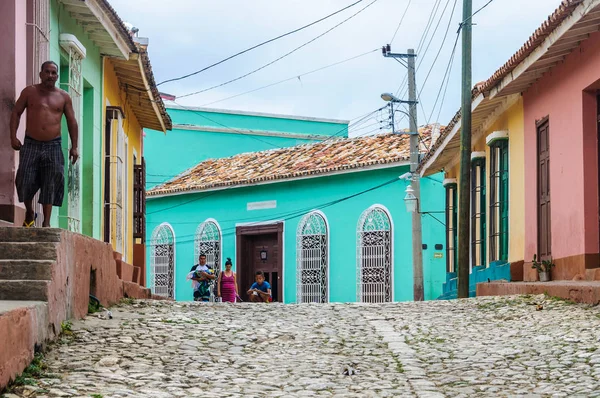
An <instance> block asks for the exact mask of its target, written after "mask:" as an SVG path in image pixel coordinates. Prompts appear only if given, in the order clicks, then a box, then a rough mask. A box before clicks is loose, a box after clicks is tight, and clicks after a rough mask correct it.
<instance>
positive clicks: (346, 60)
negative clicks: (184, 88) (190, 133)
mask: <svg viewBox="0 0 600 398" xmlns="http://www.w3.org/2000/svg"><path fill="white" fill-rule="evenodd" d="M375 51H379V49H378V48H376V49H374V50H371V51H367V52H365V53H362V54H359V55H356V56H354V57H351V58H347V59H344V60H342V61H339V62H335V63H333V64H329V65H326V66H323V67H321V68H318V69H314V70H311V71H309V72H305V73H301V74H299V75H295V76H292V77H288V78H287V79H283V80H280V81H278V82H275V83H271V84H267V85H264V86H261V87H258V88H255V89H252V90H248V91H245V92H243V93H240V94H235V95H232V96H230V97H226V98H221V99H219V100H216V101H212V102H208V103H206V104H202V105H200V106H209V105H213V104H216V103H219V102H223V101H227V100H230V99H232V98H237V97H240V96H242V95H246V94H250V93H253V92H256V91H259V90H264V89H265V88H269V87H273V86H276V85H278V84H281V83H285V82H289V81H290V80H296V79H298V78H300V77H303V76H307V75H310V74H313V73H316V72H320V71H322V70H324V69H328V68H331V67H333V66H337V65H341V64H343V63H346V62H349V61H353V60H355V59H357V58H360V57H364V56H365V55H368V54H371V53H373V52H375ZM224 85H225V83H223V84H220V85H216V86H213V87H210V88H207V89H203V90H200V91H195V92H193V93H188V94H184V95H179V96H177V99H181V98H185V97H190V96H192V95H196V94H201V93H204V92H206V91H209V90H212V89H213V88H217V87H220V86H224Z"/></svg>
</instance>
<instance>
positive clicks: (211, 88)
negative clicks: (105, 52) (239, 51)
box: [180, 0, 378, 98]
mask: <svg viewBox="0 0 600 398" xmlns="http://www.w3.org/2000/svg"><path fill="white" fill-rule="evenodd" d="M377 1H378V0H373V1H372V2H371V3H369V4H367V5H366V6H365V7H363V8H361V9H360V10H359V11H358V12H356V13H355V14H353V15H351V16H349V17H348V18H346V19H344V20H343V21H342V22H340V23H338V24H337V25H334V26H333V27H332V28H329V29H327V30H326V31H325V32H323V33H321V34H320V35H318V36H316V37H314V38H313V39H311V40H309V41H307V42H305V43H304V44H301V45H299V46H298V47H296V48H294V49H293V50H291V51H288V52H287V53H285V54H283V55H282V56H280V57H278V58H275V59H274V60H273V61H271V62H268V63H266V64H264V65H262V66H260V67H258V68H256V69H254V70H252V71H250V72H248V73H245V74H243V75H241V76H238V77H236V78H234V79H231V80H228V81H226V82H223V83H221V84H217V85H215V86H212V87H209V88H206V89H204V90H200V91H197V92H196V93H195V94H200V93H204V92H206V91H210V90H213V89H215V88H218V87H223V86H226V85H228V84H231V83H233V82H237V81H238V80H241V79H244V78H246V77H248V76H250V75H253V74H255V73H256V72H259V71H261V70H263V69H265V68H267V67H269V66H271V65H273V64H274V63H276V62H278V61H281V60H282V59H284V58H286V57H288V56H290V55H292V54H293V53H295V52H296V51H298V50H300V49H301V48H303V47H306V46H308V45H309V44H310V43H312V42H314V41H316V40H318V39H320V38H321V37H323V36H325V35H326V34H327V33H329V32H331V31H332V30H334V29H336V28H338V27H339V26H341V25H343V24H344V23H346V22H348V21H349V20H351V19H352V18H354V17H355V16H357V15H358V14H360V13H361V12H363V11H364V10H366V9H367V8H368V7H370V6H371V5H373V4H375V3H376V2H377ZM190 95H191V94H190ZM180 98H181V97H180Z"/></svg>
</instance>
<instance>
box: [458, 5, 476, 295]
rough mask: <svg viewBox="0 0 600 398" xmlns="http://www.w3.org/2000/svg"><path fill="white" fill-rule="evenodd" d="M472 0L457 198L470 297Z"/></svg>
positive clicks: (464, 291)
mask: <svg viewBox="0 0 600 398" xmlns="http://www.w3.org/2000/svg"><path fill="white" fill-rule="evenodd" d="M472 9H473V4H472V0H463V22H462V25H461V28H462V106H461V131H460V187H459V199H458V298H467V297H469V246H470V245H469V232H470V228H469V212H470V208H471V197H470V193H471V189H470V188H471V86H472V83H471V39H472V35H471V27H472V21H471V18H472V15H471V14H472Z"/></svg>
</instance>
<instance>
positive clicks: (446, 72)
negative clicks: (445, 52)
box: [429, 34, 460, 123]
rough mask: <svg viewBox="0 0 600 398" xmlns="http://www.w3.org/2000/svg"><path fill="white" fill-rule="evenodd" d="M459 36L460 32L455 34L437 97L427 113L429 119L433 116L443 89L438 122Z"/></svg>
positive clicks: (438, 117)
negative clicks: (429, 112)
mask: <svg viewBox="0 0 600 398" xmlns="http://www.w3.org/2000/svg"><path fill="white" fill-rule="evenodd" d="M459 38H460V34H456V40H455V41H454V46H453V48H452V53H451V54H450V60H449V61H448V65H447V66H446V71H445V72H444V77H443V78H442V84H441V85H440V90H439V91H438V95H437V98H436V99H435V103H434V104H433V108H432V109H431V114H430V115H429V118H430V119H431V118H432V117H433V113H434V112H435V107H436V106H437V103H438V100H439V98H440V94H441V92H442V89H443V91H444V95H443V96H442V102H441V103H440V111H439V113H438V116H437V120H436V122H438V123H439V120H440V115H441V113H442V108H443V107H444V99H445V98H446V91H447V90H448V86H449V84H450V72H451V70H452V61H454V55H455V54H456V45H457V44H458V39H459ZM446 77H447V78H446ZM444 81H446V88H445V89H444Z"/></svg>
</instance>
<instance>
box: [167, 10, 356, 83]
mask: <svg viewBox="0 0 600 398" xmlns="http://www.w3.org/2000/svg"><path fill="white" fill-rule="evenodd" d="M362 1H363V0H358V1H355V2H354V3H352V4H350V5H348V6H346V7H344V8H342V9H339V10H337V11H335V12H333V13H331V14H329V15H326V16H325V17H323V18H321V19H318V20H316V21H314V22H311V23H309V24H308V25H304V26H302V27H300V28H298V29H294V30H292V31H290V32H287V33H284V34H282V35H279V36H277V37H274V38H272V39H269V40H267V41H264V42H262V43H259V44H257V45H254V46H252V47H250V48H247V49H245V50H243V51H240V52H238V53H235V54H233V55H230V56H229V57H227V58H224V59H222V60H221V61H218V62H215V63H214V64H211V65H209V66H207V67H204V68H202V69H200V70H198V71H196V72H192V73H188V74H187V75H183V76H180V77H176V78H173V79H168V80H164V81H162V82H160V83H158V84H157V86H160V85H161V84H165V83H169V82H174V81H177V80H183V79H187V78H188V77H191V76H194V75H197V74H199V73H202V72H204V71H206V70H208V69H211V68H213V67H215V66H217V65H220V64H222V63H223V62H226V61H229V60H230V59H232V58H235V57H237V56H239V55H242V54H245V53H247V52H249V51H252V50H254V49H256V48H258V47H261V46H264V45H265V44H268V43H272V42H274V41H276V40H279V39H281V38H283V37H286V36H289V35H291V34H294V33H297V32H300V31H301V30H304V29H306V28H308V27H310V26H313V25H315V24H318V23H319V22H322V21H324V20H326V19H328V18H331V17H332V16H334V15H337V14H339V13H340V12H343V11H345V10H347V9H349V8H351V7H354V6H355V5H357V4H358V3H361V2H362Z"/></svg>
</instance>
